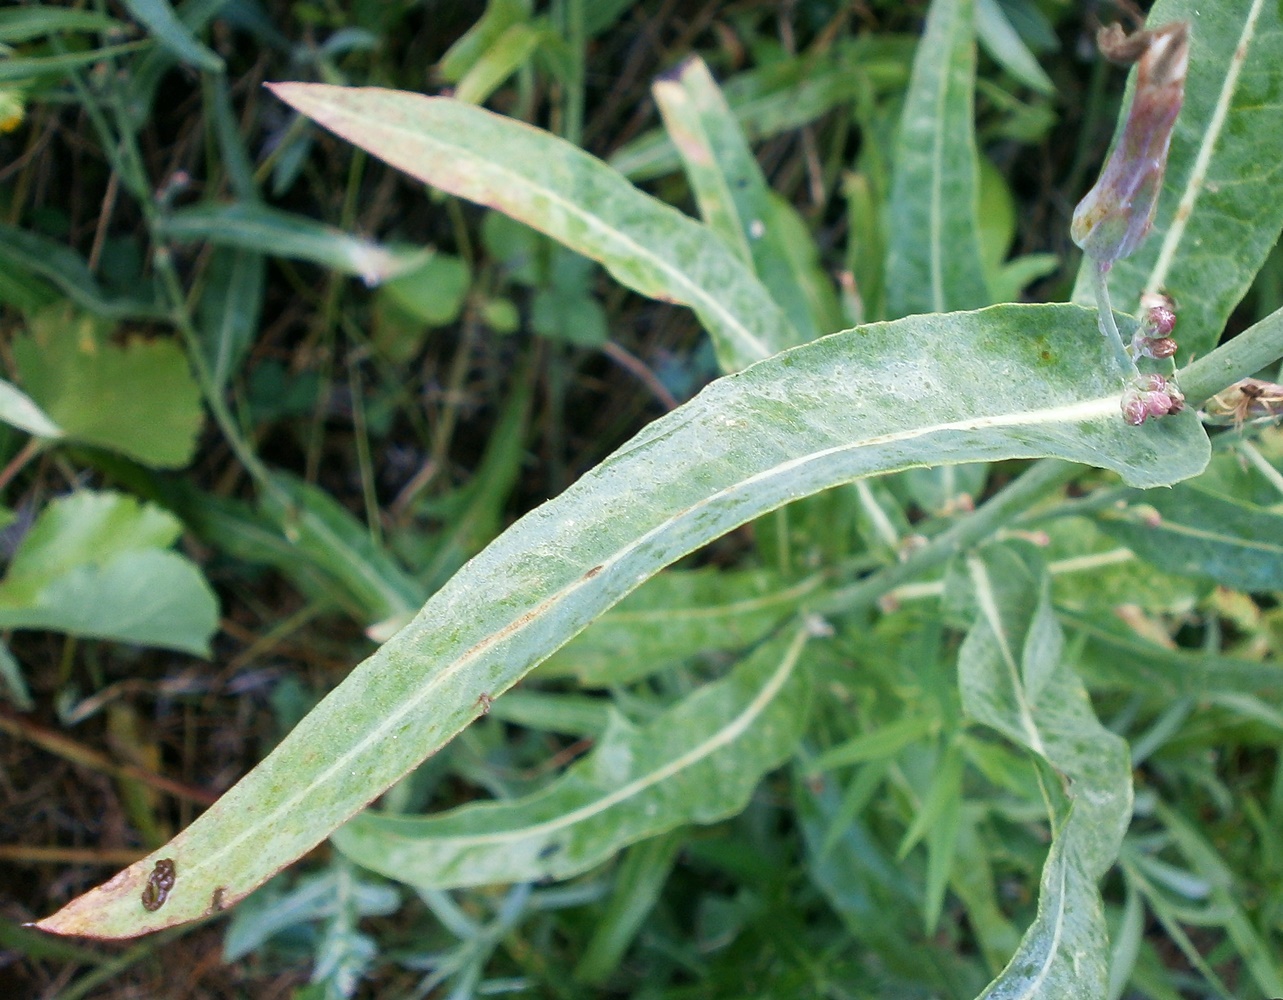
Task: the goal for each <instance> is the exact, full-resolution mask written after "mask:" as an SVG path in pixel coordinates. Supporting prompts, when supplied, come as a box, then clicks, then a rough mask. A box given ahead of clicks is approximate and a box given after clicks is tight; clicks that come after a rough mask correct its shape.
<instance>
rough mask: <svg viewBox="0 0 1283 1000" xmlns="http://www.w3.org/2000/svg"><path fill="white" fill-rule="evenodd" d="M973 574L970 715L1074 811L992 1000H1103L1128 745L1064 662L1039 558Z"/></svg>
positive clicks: (967, 657) (962, 678) (1020, 555)
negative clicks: (1050, 774)
mask: <svg viewBox="0 0 1283 1000" xmlns="http://www.w3.org/2000/svg"><path fill="white" fill-rule="evenodd" d="M968 567H969V570H970V574H971V579H972V583H973V586H974V587H975V596H976V603H977V605H978V609H979V610H978V614H977V619H976V624H975V625H974V626H973V627H972V629H971V631H970V632H968V633H967V637H966V639H965V640H964V641H963V644H962V648H961V649H960V650H959V653H958V678H959V686H960V688H961V690H962V703H963V708H964V710H965V711H966V712H967V714H968V715H969V716H971V717H972V718H973V719H976V720H977V721H979V722H982V723H984V724H985V725H988V726H990V727H992V728H993V729H996V730H998V731H999V732H1000V733H1002V734H1003V735H1005V736H1006V737H1007V738H1008V739H1009V740H1011V741H1012V742H1014V743H1016V744H1018V745H1020V746H1023V747H1025V748H1026V749H1028V750H1029V751H1031V752H1033V753H1035V754H1037V755H1038V756H1040V757H1042V758H1043V759H1044V760H1046V761H1047V763H1048V764H1050V765H1051V766H1052V767H1054V768H1055V769H1056V770H1057V771H1059V772H1060V773H1061V774H1062V775H1064V777H1065V779H1066V780H1067V783H1068V792H1069V795H1070V797H1071V800H1072V805H1071V808H1070V809H1069V812H1068V815H1067V816H1055V817H1052V831H1053V835H1054V839H1053V841H1052V845H1051V851H1050V853H1049V854H1048V856H1047V862H1046V865H1045V866H1044V868H1043V874H1042V884H1041V887H1040V891H1039V896H1038V915H1037V917H1036V919H1035V921H1034V923H1033V925H1032V926H1031V927H1030V928H1029V930H1028V931H1027V932H1026V933H1025V936H1024V939H1023V940H1022V941H1021V944H1020V947H1019V949H1017V951H1016V954H1015V956H1013V958H1012V959H1011V961H1010V962H1009V963H1008V965H1007V967H1006V968H1005V969H1004V970H1003V972H1002V974H1001V975H999V976H998V978H997V979H995V980H994V981H993V983H991V984H990V986H989V988H988V989H987V990H986V991H985V993H984V998H985V1000H997V998H1007V997H1010V998H1021V1000H1052V998H1057V1000H1062V998H1063V1000H1079V998H1082V997H1096V996H1102V995H1103V994H1104V991H1105V987H1106V981H1107V977H1108V969H1107V968H1106V956H1107V952H1108V949H1107V946H1106V930H1105V915H1104V905H1103V903H1102V901H1101V897H1100V891H1099V889H1098V887H1097V882H1098V880H1099V879H1100V878H1101V876H1103V875H1104V874H1105V872H1106V871H1107V870H1108V869H1109V867H1110V866H1111V865H1112V864H1113V863H1114V860H1115V858H1116V857H1117V856H1118V851H1119V848H1120V846H1121V844H1122V838H1123V834H1124V832H1125V831H1126V829H1127V824H1128V821H1129V820H1130V818H1131V809H1132V786H1131V758H1130V756H1129V754H1128V751H1127V745H1126V743H1124V742H1123V740H1122V739H1120V738H1119V737H1118V736H1115V735H1114V734H1113V733H1111V732H1109V731H1108V730H1107V729H1105V728H1104V727H1103V726H1102V725H1101V724H1100V723H1099V722H1098V721H1097V719H1096V716H1095V714H1094V713H1093V711H1092V707H1091V702H1090V701H1089V700H1088V698H1087V693H1086V691H1085V690H1084V689H1083V686H1082V683H1081V682H1080V681H1079V680H1078V678H1077V676H1076V675H1075V674H1074V673H1073V671H1072V669H1071V668H1070V667H1069V665H1068V664H1067V663H1066V662H1065V661H1064V660H1063V659H1062V658H1061V655H1060V654H1061V645H1062V644H1061V637H1060V631H1059V628H1058V627H1057V626H1056V625H1055V621H1054V618H1053V617H1052V614H1051V603H1050V600H1049V598H1048V580H1047V576H1046V571H1045V569H1043V567H1042V566H1041V565H1040V564H1039V563H1038V562H1037V559H1036V556H1035V555H1034V554H1033V552H1032V550H1028V549H1025V550H1020V551H1017V550H1016V549H1014V548H1008V547H1005V546H990V547H989V548H986V549H984V550H982V551H981V552H980V553H978V554H976V555H974V556H971V557H969V558H968ZM1031 680H1033V681H1035V682H1036V683H1035V684H1031V683H1030V681H1031Z"/></svg>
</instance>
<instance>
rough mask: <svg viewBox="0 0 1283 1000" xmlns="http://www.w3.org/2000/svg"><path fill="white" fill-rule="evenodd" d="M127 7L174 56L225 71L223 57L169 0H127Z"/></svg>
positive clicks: (213, 70) (190, 64)
mask: <svg viewBox="0 0 1283 1000" xmlns="http://www.w3.org/2000/svg"><path fill="white" fill-rule="evenodd" d="M124 4H125V9H126V10H128V11H129V13H130V14H132V15H133V16H134V17H136V18H137V19H138V20H139V21H141V22H142V23H143V24H144V25H146V27H147V30H148V31H149V32H151V34H152V36H153V37H154V38H155V39H156V41H158V42H159V43H160V44H161V45H163V46H164V47H165V48H166V49H168V50H169V51H170V52H171V53H172V54H173V55H174V56H176V57H177V58H179V59H181V60H182V61H183V62H185V63H187V64H188V65H189V66H195V67H196V68H197V69H203V70H207V71H209V72H211V73H221V72H222V70H223V60H222V59H220V58H219V57H218V55H217V54H216V53H215V52H213V51H212V50H210V49H208V48H206V47H205V46H204V45H202V44H201V43H200V42H199V41H197V39H196V36H195V35H193V34H192V32H191V29H190V28H189V27H187V25H186V24H184V23H183V22H182V21H181V20H179V18H178V15H177V14H175V13H174V8H173V7H172V6H170V4H169V0H124Z"/></svg>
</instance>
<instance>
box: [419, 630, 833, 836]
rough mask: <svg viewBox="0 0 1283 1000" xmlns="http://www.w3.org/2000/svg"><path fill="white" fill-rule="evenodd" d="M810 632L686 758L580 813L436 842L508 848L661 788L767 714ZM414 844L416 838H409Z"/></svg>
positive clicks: (638, 779) (589, 804) (802, 634)
mask: <svg viewBox="0 0 1283 1000" xmlns="http://www.w3.org/2000/svg"><path fill="white" fill-rule="evenodd" d="M810 635H811V632H810V630H809V629H808V628H807V627H806V626H803V627H802V628H800V629H798V630H797V633H796V634H795V635H794V636H793V640H792V641H791V642H790V643H789V647H788V649H787V650H786V651H785V653H784V656H783V657H782V658H781V660H780V664H779V666H778V667H776V668H775V671H774V673H772V674H771V676H770V679H769V680H767V682H766V683H765V684H764V685H762V688H761V690H760V691H758V692H757V694H756V695H754V696H753V700H752V701H750V702H749V703H748V704H747V705H745V706H744V710H743V711H742V712H740V714H739V715H737V716H736V717H735V718H734V719H732V720H731V721H730V723H729V724H727V725H725V726H723V727H722V728H721V729H719V730H717V732H715V733H714V734H713V735H712V736H711V737H709V738H708V739H706V740H704V741H703V742H701V743H699V744H697V745H696V746H693V747H691V748H690V749H689V750H687V751H686V752H685V753H684V754H681V755H680V756H677V757H674V758H673V759H672V760H670V761H668V762H667V763H666V764H664V765H662V766H661V767H657V768H655V770H653V771H650V772H649V773H647V774H642V775H638V776H637V777H636V778H634V779H633V780H632V781H630V782H628V783H627V784H626V785H621V786H620V787H619V788H617V789H615V790H614V791H613V792H610V793H608V794H606V795H603V796H601V797H600V798H597V799H593V800H592V801H591V802H587V803H585V804H584V805H582V806H580V807H579V808H578V809H572V810H571V811H570V812H567V813H563V814H562V815H560V816H558V817H556V818H555V819H550V820H545V821H544V822H542V823H532V824H531V825H529V826H523V827H518V828H516V829H512V830H500V831H499V832H497V833H480V834H461V835H458V836H447V837H441V838H433V839H434V840H437V841H438V842H440V841H451V842H459V843H464V844H467V845H468V846H473V845H479V844H505V843H509V842H511V841H514V840H526V839H528V838H531V837H538V836H542V835H545V834H549V833H555V832H557V831H558V830H562V829H565V828H566V827H568V826H573V825H574V824H576V823H579V822H581V821H583V820H585V819H588V818H589V817H591V816H596V815H597V814H599V813H603V812H605V811H606V810H607V809H609V808H610V807H611V806H614V805H618V804H619V803H620V802H624V801H626V800H628V799H630V798H632V797H633V796H634V795H638V794H640V793H641V792H644V791H645V790H646V789H647V788H651V787H653V786H654V785H657V784H659V783H660V782H661V781H664V780H665V779H666V778H670V777H672V776H673V775H674V774H677V773H679V772H680V771H684V770H685V769H686V768H688V767H691V766H692V765H694V764H698V763H699V762H700V761H701V760H703V759H705V758H706V757H710V756H712V755H713V754H714V753H715V752H717V751H718V750H720V749H721V748H722V747H725V746H728V745H729V744H731V743H733V742H735V740H737V739H739V738H740V737H741V736H742V735H744V733H745V732H746V731H747V730H748V727H749V726H751V725H752V724H753V723H754V722H755V721H756V720H757V717H758V716H759V715H761V714H762V712H764V711H765V710H766V707H767V706H768V705H769V704H770V703H771V701H772V700H773V699H774V698H775V696H776V695H777V694H778V693H779V690H780V688H782V687H783V686H784V684H785V682H786V681H787V680H788V679H789V678H790V677H791V676H793V670H794V669H795V668H796V666H797V661H798V657H799V656H800V655H801V653H802V647H803V646H804V645H806V640H807V639H808V638H809V637H810ZM410 839H411V840H413V837H411V838H410Z"/></svg>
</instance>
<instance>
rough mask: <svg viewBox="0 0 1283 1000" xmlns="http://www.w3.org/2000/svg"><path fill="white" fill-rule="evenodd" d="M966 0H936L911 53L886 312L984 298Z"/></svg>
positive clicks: (965, 305)
mask: <svg viewBox="0 0 1283 1000" xmlns="http://www.w3.org/2000/svg"><path fill="white" fill-rule="evenodd" d="M973 2H974V0H934V2H933V3H932V4H931V13H930V15H929V16H928V18H927V28H926V32H925V34H924V35H923V37H922V42H921V43H920V44H919V45H918V52H917V55H916V56H915V58H914V60H913V78H912V79H911V81H910V83H909V94H908V97H906V99H905V102H904V113H903V115H902V117H901V119H900V135H899V138H898V139H897V141H896V147H895V163H894V167H893V176H892V182H891V206H890V234H891V242H890V246H889V247H888V251H887V308H888V310H889V311H890V313H891V315H892V316H909V315H912V314H914V313H924V312H945V311H946V310H949V309H972V308H975V307H976V306H982V305H985V304H986V303H987V302H989V290H988V288H987V287H986V285H985V275H984V268H983V266H982V256H981V253H980V243H979V239H978V237H977V235H976V234H977V233H978V232H979V231H980V225H979V221H978V218H977V215H978V205H979V198H980V195H979V183H980V182H979V168H978V166H977V159H976V155H977V154H976V136H975V125H974V121H973V118H974V90H975V79H976V43H975V35H974V27H973V20H974V10H973Z"/></svg>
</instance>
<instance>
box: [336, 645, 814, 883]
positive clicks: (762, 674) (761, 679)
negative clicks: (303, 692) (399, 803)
mask: <svg viewBox="0 0 1283 1000" xmlns="http://www.w3.org/2000/svg"><path fill="white" fill-rule="evenodd" d="M807 634H808V633H807V629H806V627H805V626H803V627H801V628H798V629H793V630H791V631H790V633H789V634H786V635H785V636H783V637H782V638H779V639H775V640H773V641H771V642H769V643H766V644H765V645H763V646H762V647H760V648H759V649H758V650H757V651H756V652H754V653H753V655H752V656H750V657H748V658H747V659H746V660H745V661H744V662H743V663H742V664H740V666H738V667H737V668H736V669H735V670H734V671H732V672H731V674H730V675H729V676H727V677H726V678H724V679H723V680H720V681H716V682H714V683H712V684H708V685H706V686H704V687H702V688H700V689H699V690H698V691H696V692H695V693H694V694H692V695H691V696H690V697H688V698H686V699H684V700H683V701H681V702H679V703H678V704H677V705H675V706H674V707H672V708H670V709H669V710H668V711H666V712H664V713H663V714H662V715H660V716H659V717H658V718H656V719H655V720H653V721H652V722H650V723H649V724H647V725H646V726H645V727H644V728H641V729H638V728H637V727H635V726H633V725H632V724H631V723H629V722H627V721H626V720H624V719H623V717H622V716H620V715H618V714H614V715H613V717H612V719H611V721H610V723H609V724H608V726H607V728H606V732H605V733H604V734H603V735H602V737H601V739H600V741H599V742H598V744H597V747H596V748H595V749H594V751H593V752H592V754H591V755H589V756H588V757H586V758H585V759H584V760H582V761H579V762H578V763H576V764H575V765H574V766H572V767H571V768H570V769H569V770H567V771H566V773H565V774H563V775H562V776H561V777H560V778H558V779H557V780H556V781H554V782H553V783H552V784H550V785H549V786H548V787H547V788H545V789H543V790H541V791H539V792H536V793H534V794H533V795H530V796H527V797H525V798H521V799H517V800H515V801H511V802H488V803H483V804H480V805H469V806H464V807H463V808H461V809H456V810H453V811H451V812H447V813H443V814H441V815H437V816H426V817H417V816H386V815H381V814H378V813H372V812H365V813H362V814H361V815H360V816H358V817H356V818H355V819H354V820H352V821H351V822H350V823H348V824H347V825H346V826H343V827H341V828H339V829H338V830H336V831H335V832H334V834H333V835H332V837H331V839H332V840H333V842H334V844H335V846H336V847H338V849H339V850H340V851H342V852H343V853H344V854H345V855H346V856H347V857H348V858H350V859H351V860H353V861H355V862H357V863H358V864H360V865H362V866H363V867H365V868H369V869H370V870H371V871H376V872H379V873H380V874H382V875H386V876H387V877H388V878H393V879H396V880H397V881H400V882H405V883H408V884H409V885H412V886H414V887H415V888H417V889H448V888H454V887H457V886H465V885H489V884H500V883H509V882H536V881H539V880H540V879H546V878H554V879H559V878H567V877H569V876H571V875H577V874H578V873H580V872H582V871H586V870H587V869H589V868H591V867H593V866H594V865H597V864H599V863H601V862H602V861H605V860H606V859H607V858H609V857H611V856H612V855H613V854H615V852H617V851H619V850H621V849H622V848H624V847H625V846H627V845H628V844H632V843H635V842H637V841H639V840H644V839H646V838H647V837H653V836H657V835H658V834H661V833H664V832H666V831H668V830H672V829H675V828H676V827H678V826H682V825H684V824H686V823H712V822H714V821H716V820H719V819H723V818H724V817H726V816H731V815H734V814H735V813H737V812H739V811H740V810H742V809H743V808H744V805H745V803H747V802H748V797H749V795H751V794H752V792H753V789H754V788H756V787H757V783H758V782H759V781H760V780H761V778H762V775H763V774H765V773H766V772H767V771H769V770H771V769H772V768H775V767H778V766H779V765H780V764H781V763H783V762H784V761H785V760H786V759H787V758H788V756H789V755H790V754H791V753H792V752H793V748H794V747H795V746H796V745H797V741H798V740H799V739H800V738H801V735H802V730H803V727H804V726H805V723H806V715H807V705H808V702H809V693H810V684H809V683H808V680H807V675H806V671H805V669H804V667H803V666H802V665H801V664H800V663H799V658H800V657H801V655H802V649H803V646H804V645H805V642H806V638H807Z"/></svg>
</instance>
